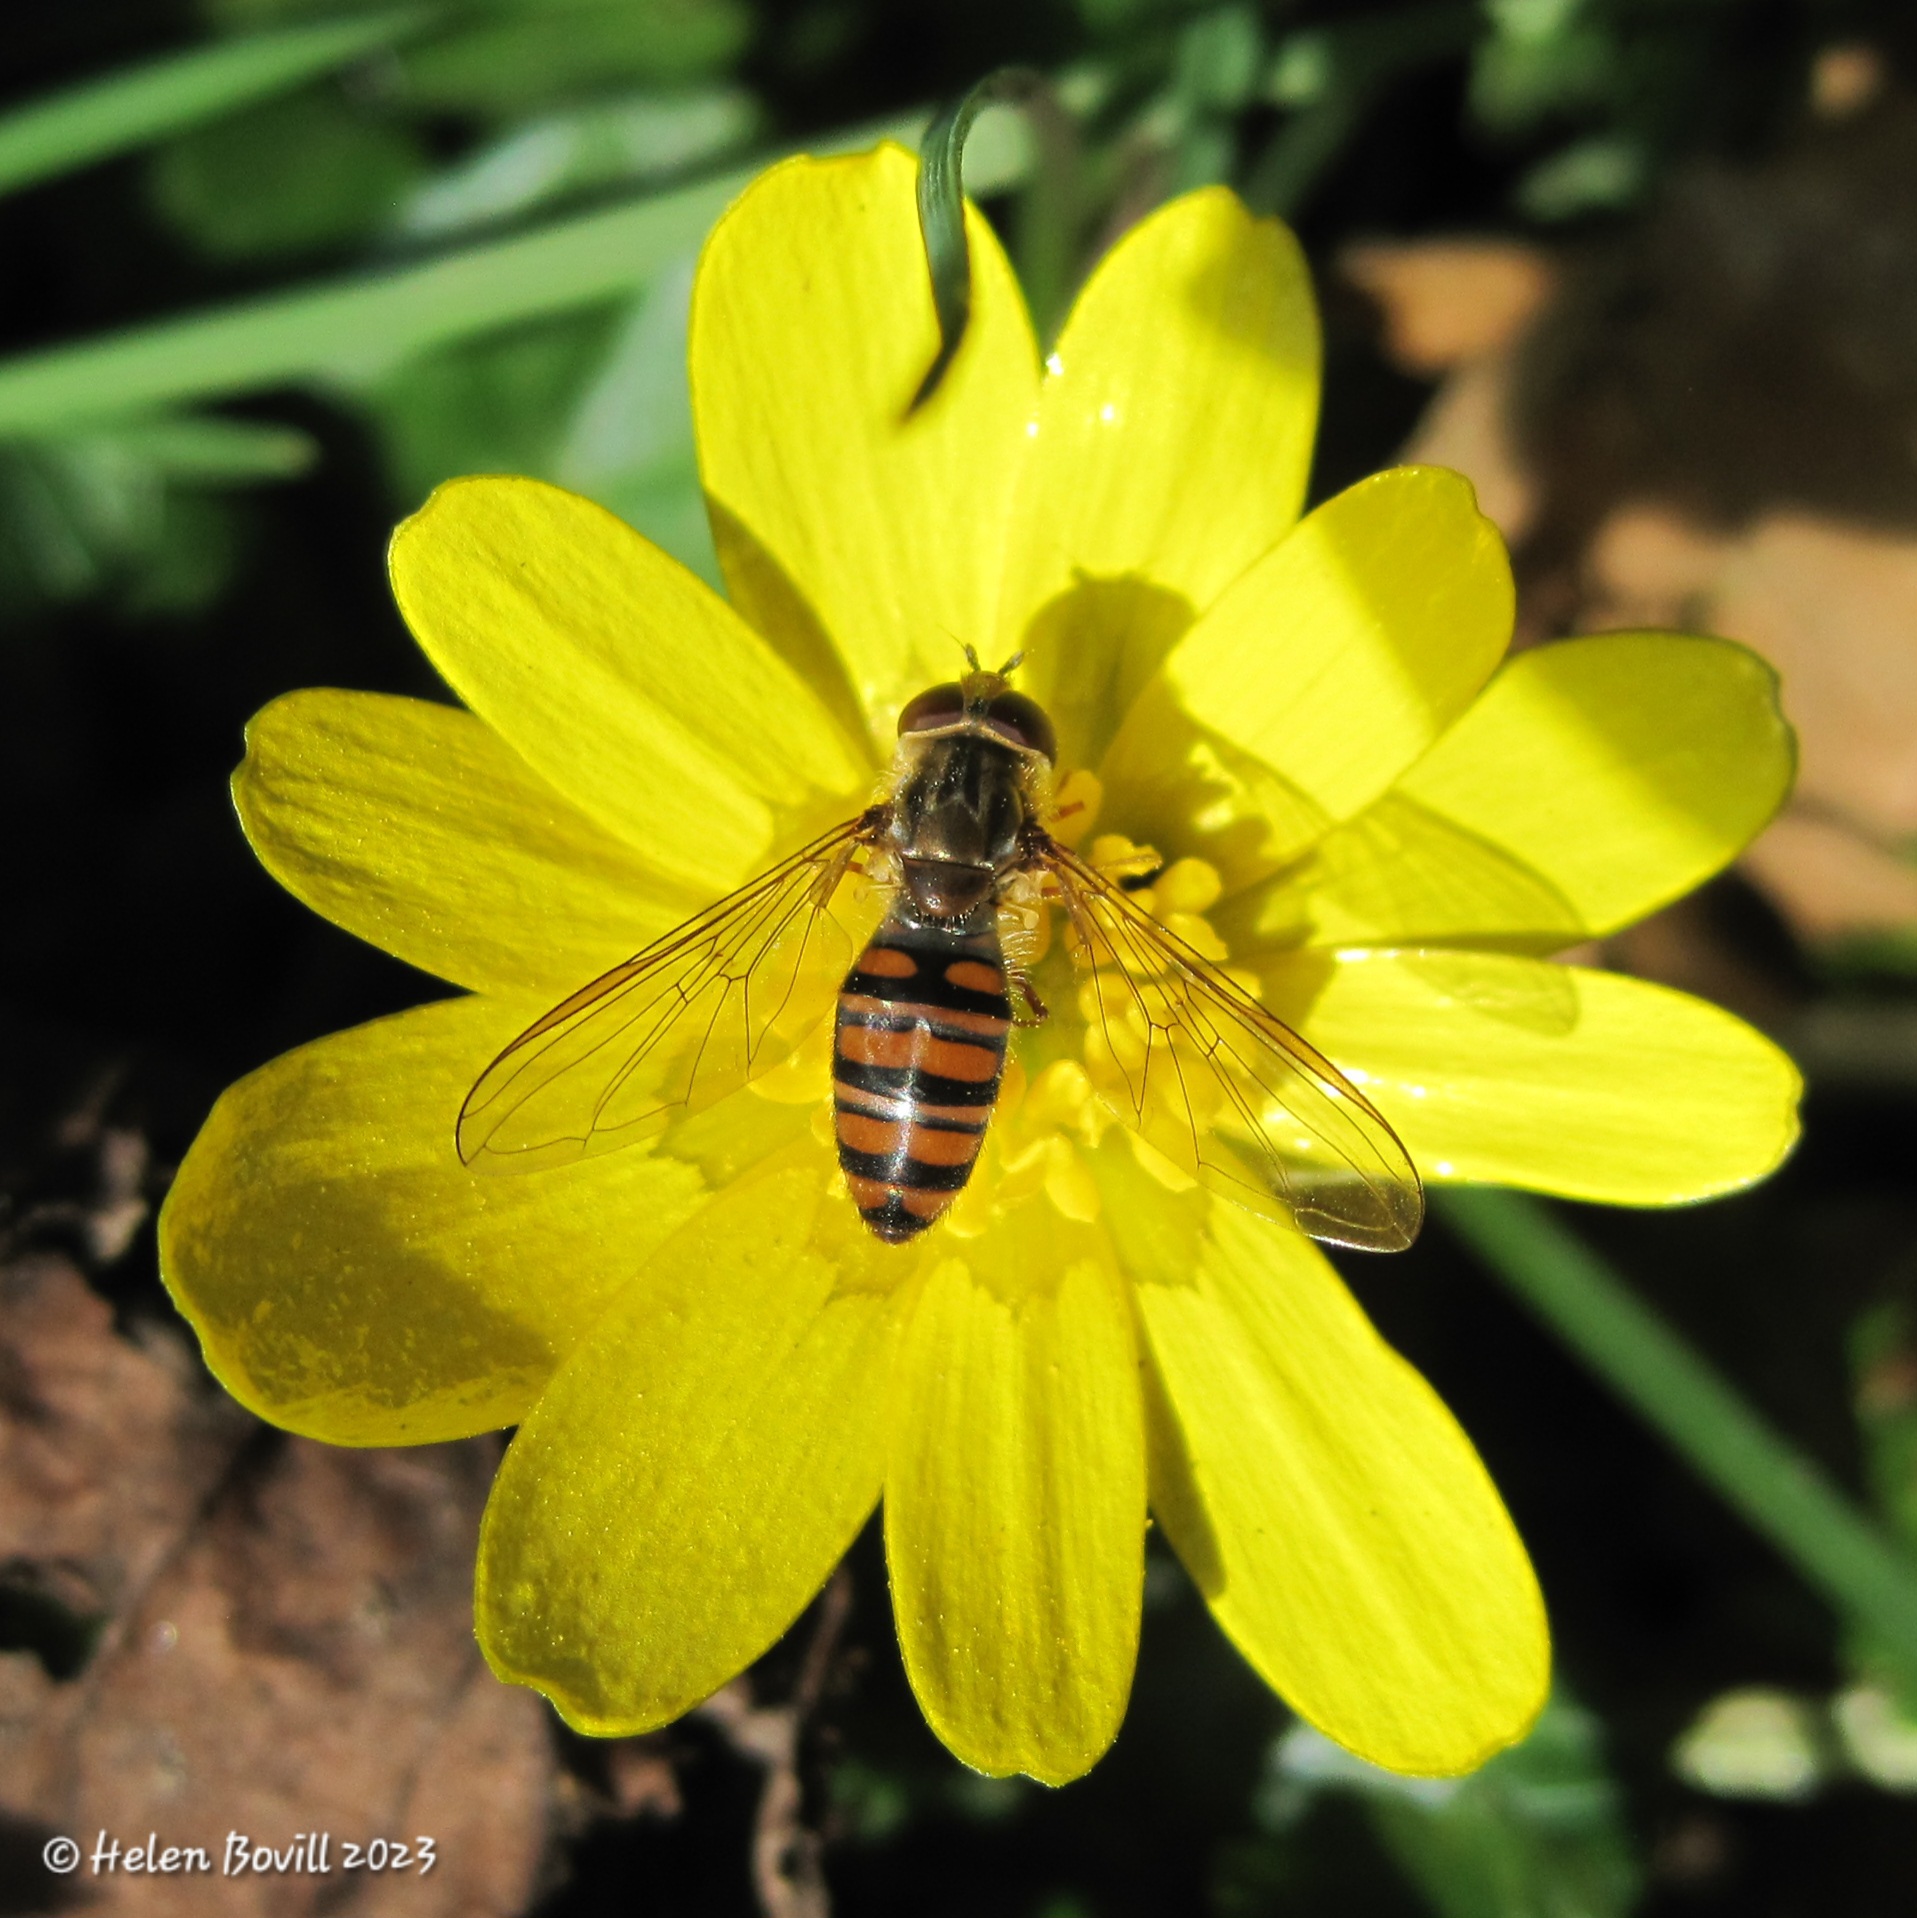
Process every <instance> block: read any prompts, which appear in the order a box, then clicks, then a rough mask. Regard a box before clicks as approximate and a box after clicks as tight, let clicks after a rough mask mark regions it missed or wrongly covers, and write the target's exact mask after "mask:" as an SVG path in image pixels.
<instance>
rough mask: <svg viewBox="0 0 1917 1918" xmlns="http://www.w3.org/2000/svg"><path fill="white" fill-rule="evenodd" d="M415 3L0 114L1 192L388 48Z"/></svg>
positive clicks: (176, 58) (206, 53)
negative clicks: (396, 9) (1, 115)
mask: <svg viewBox="0 0 1917 1918" xmlns="http://www.w3.org/2000/svg"><path fill="white" fill-rule="evenodd" d="M430 18H431V15H430V14H429V13H427V12H424V11H422V10H421V9H419V8H416V7H408V8H403V9H400V10H398V11H383V12H380V13H375V14H372V15H370V16H368V17H366V18H363V19H357V20H332V21H325V22H322V23H319V24H316V25H313V26H304V27H289V28H287V29H285V30H283V31H280V32H277V33H261V34H254V35H250V36H249V37H247V38H246V39H243V40H233V41H227V42H225V43H223V44H216V45H213V46H207V47H196V48H194V49H193V51H191V52H190V53H181V54H175V55H173V56H172V57H171V58H169V59H164V60H155V61H153V62H151V63H150V64H148V65H146V66H140V67H133V68H130V69H129V70H128V71H126V72H124V73H116V74H112V75H109V76H108V77H107V78H106V79H104V80H94V81H90V82H88V83H87V84H85V85H83V86H78V87H74V88H72V89H70V90H69V91H67V92H64V93H58V94H54V95H53V96H52V97H51V98H48V99H45V100H36V101H34V102H33V103H32V104H31V105H28V106H24V107H19V108H16V109H15V110H14V111H13V112H12V113H10V114H8V115H7V116H6V117H5V118H4V119H0V193H6V192H12V191H15V190H17V189H18V188H20V187H23V186H30V185H32V184H33V183H34V182H35V181H37V180H46V179H51V178H52V177H53V176H54V175H56V174H60V173H67V172H70V171H72V169H74V168H75V167H82V166H88V165H91V164H92V163H93V162H94V161H96V160H105V159H108V158H111V157H112V156H113V155H114V154H116V153H128V152H131V151H133V150H134V149H135V148H136V147H141V146H144V145H146V144H147V143H148V142H150V141H153V140H157V139H160V138H162V137H164V136H165V135H167V134H170V133H178V132H181V131H183V130H184V129H185V128H187V127H192V126H197V125H199V124H201V123H202V122H203V121H207V120H211V119H215V118H217V117H218V116H219V115H221V114H224V113H230V112H232V111H233V110H234V109H235V108H236V107H242V106H246V105H249V104H251V103H252V102H254V101H256V100H263V99H266V98H268V97H270V96H271V95H273V94H276V93H283V92H286V91H287V90H289V89H290V88H293V87H296V86H299V85H301V84H302V83H303V82H305V81H307V80H310V79H312V78H313V77H314V76H316V75H318V74H322V73H326V72H329V71H330V70H331V69H332V68H334V67H337V66H340V65H342V64H343V63H344V62H346V61H348V60H355V59H358V58H359V57H360V56H361V55H363V54H367V53H370V52H372V51H373V50H374V49H375V48H377V47H383V46H388V45H391V44H392V43H393V42H395V41H397V40H399V39H401V38H403V37H404V36H405V35H406V34H408V33H411V32H414V31H416V30H417V29H418V28H419V27H420V26H421V25H422V24H423V23H424V22H426V21H427V20H429V19H430Z"/></svg>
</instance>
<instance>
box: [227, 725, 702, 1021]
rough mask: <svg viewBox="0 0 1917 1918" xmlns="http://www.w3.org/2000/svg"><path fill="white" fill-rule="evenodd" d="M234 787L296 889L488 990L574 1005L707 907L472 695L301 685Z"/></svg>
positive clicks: (261, 736) (250, 830)
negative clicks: (428, 696)
mask: <svg viewBox="0 0 1917 1918" xmlns="http://www.w3.org/2000/svg"><path fill="white" fill-rule="evenodd" d="M233 797H234V801H235V803H236V804H237V805H238V807H239V813H240V823H241V825H242V826H244V827H245V829H246V836H247V839H248V840H249V841H250V842H251V844H252V847H253V850H254V851H255V852H256V853H258V854H259V857H260V862H261V863H262V864H263V865H264V866H265V867H266V869H267V871H268V872H270V873H271V874H272V875H273V877H274V878H275V879H277V880H278V881H279V882H280V884H281V885H283V886H284V887H286V889H287V890H288V891H289V892H291V893H292V894H294V896H295V897H297V898H299V899H303V900H304V901H305V902H306V903H307V904H308V905H309V906H311V907H312V908H313V909H314V910H315V911H316V912H322V913H324V914H325V915H326V917H327V918H329V919H331V920H332V921H333V922H334V924H336V925H341V926H344V927H345V928H346V929H347V930H348V931H349V932H355V933H358V934H359V936H360V937H361V938H362V939H368V940H371V941H372V943H373V944H374V945H376V946H380V947H383V948H384V949H385V950H386V951H387V952H390V953H393V954H395V955H396V956H397V957H399V958H401V959H405V960H408V961H410V962H411V963H412V964H413V965H416V966H419V967H422V968H423V969H424V970H425V971H427V972H433V973H437V974H438V975H439V976H440V977H441V978H442V979H450V980H452V981H453V982H454V983H455V984H456V985H462V986H470V987H472V988H474V989H475V990H478V991H491V992H506V993H513V992H532V993H535V994H543V995H544V996H545V997H546V998H547V1000H548V1001H551V1000H553V999H558V998H562V997H564V995H565V994H567V993H569V992H571V991H574V990H575V989H576V988H578V987H579V986H581V985H583V984H584V983H585V982H586V981H587V980H588V979H591V978H594V977H596V976H597V975H598V974H599V973H601V972H603V971H604V970H605V969H606V968H607V967H608V966H611V965H614V964H616V963H617V962H618V961H619V960H621V959H623V958H626V957H628V956H629V955H630V954H632V953H634V952H636V951H637V950H638V949H639V948H640V947H641V946H643V945H645V944H646V943H647V941H648V940H650V939H653V938H655V937H656V936H657V935H658V934H659V933H661V932H663V931H665V930H666V928H667V927H669V926H671V925H674V924H676V923H677V922H678V921H679V920H681V919H683V918H685V917H686V916H687V915H688V914H690V913H691V912H693V911H694V910H695V909H696V908H697V907H698V905H699V904H700V903H702V902H701V901H700V899H699V897H698V895H697V894H696V893H692V892H689V891H687V890H685V889H684V888H682V887H678V886H674V885H671V884H669V883H668V882H666V881H664V880H662V879H661V878H660V877H659V875H658V874H657V873H656V872H655V871H654V870H653V868H652V866H651V864H650V862H649V861H648V860H647V859H646V857H645V855H644V853H643V852H642V851H641V850H640V849H638V848H636V847H634V846H631V845H629V844H627V843H626V842H625V841H624V840H621V839H616V838H614V837H613V835H612V834H611V833H609V832H607V831H606V830H605V828H604V827H602V826H600V825H598V824H596V823H595V822H594V821H593V820H591V819H589V818H588V817H587V816H586V815H585V814H584V813H582V812H581V811H579V809H578V808H577V807H576V806H574V805H573V804H572V803H571V802H570V801H569V800H566V799H564V798H562V797H561V796H560V795H559V793H558V792H557V791H555V790H554V788H553V787H551V786H549V785H548V784H547V783H546V782H545V781H544V780H543V779H541V778H540V777H539V775H538V774H537V773H535V772H534V771H533V770H532V768H531V767H530V766H528V765H527V764H526V762H525V761H524V760H523V759H521V758H520V757H519V756H518V754H516V753H515V752H513V751H512V750H511V749H510V748H509V747H508V746H506V745H505V744H504V743H503V742H502V741H501V740H500V738H499V736H498V735H497V734H496V733H494V732H492V731H491V730H490V729H489V728H488V727H486V726H485V725H484V724H482V723H481V722H480V721H479V720H477V719H475V718H473V716H472V715H471V714H470V713H465V712H461V711H460V709H459V708H458V707H456V706H436V705H432V704H429V703H428V702H427V701H425V700H420V699H390V698H386V697H383V696H382V695H379V694H376V693H346V692H334V691H331V690H328V689H324V688H321V689H317V690H314V691H311V692H299V693H288V694H287V695H286V696H285V697H284V698H283V699H276V700H275V701H274V702H273V704H272V705H270V706H268V707H267V708H266V709H265V711H263V712H261V713H258V714H256V715H255V716H254V718H253V721H252V723H251V724H250V725H249V726H248V727H247V729H246V758H245V760H244V761H243V762H242V764H241V766H240V769H239V771H238V772H237V773H235V774H234V776H233Z"/></svg>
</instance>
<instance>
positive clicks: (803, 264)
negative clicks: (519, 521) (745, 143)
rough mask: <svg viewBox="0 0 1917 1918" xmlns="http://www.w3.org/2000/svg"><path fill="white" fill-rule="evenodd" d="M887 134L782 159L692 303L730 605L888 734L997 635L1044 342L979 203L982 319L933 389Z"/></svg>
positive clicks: (922, 310)
mask: <svg viewBox="0 0 1917 1918" xmlns="http://www.w3.org/2000/svg"><path fill="white" fill-rule="evenodd" d="M916 175H917V162H916V161H915V160H914V159H913V158H912V156H911V155H910V154H908V153H906V152H904V151H903V150H902V149H901V148H899V147H895V146H883V147H880V148H879V149H878V150H877V151H876V152H872V153H863V154H858V155H855V156H853V157H850V158H845V159H833V160H809V159H801V160H790V161H788V162H786V164H785V165H783V166H779V167H775V168H773V169H772V171H771V172H769V173H766V174H763V175H762V176H761V177H760V178H759V179H758V180H757V181H755V182H754V183H753V185H752V186H751V187H750V188H749V189H748V190H747V191H746V192H745V193H744V194H743V195H742V196H741V197H740V199H739V200H738V201H737V202H736V203H735V204H734V206H733V208H732V210H731V211H730V212H729V213H728V214H727V215H726V217H725V218H724V219H723V220H721V221H720V223H719V225H718V226H717V227H716V228H715V229H714V231H713V234H712V237H711V239H710V240H709V241H708V242H707V243H706V250H705V252H704V254H703V255H702V256H701V258H700V262H699V277H698V281H697V284H696V286H695V288H694V291H693V302H692V341H691V366H692V397H693V411H694V415H695V418H696V420H697V423H698V433H699V466H700V472H701V475H702V477H703V478H704V481H705V487H706V493H707V496H708V499H709V500H710V502H711V504H712V509H713V519H714V534H715V537H716V538H717V541H718V546H719V556H720V559H721V560H722V562H723V563H724V566H725V570H726V581H727V585H728V587H729V589H730V591H731V594H732V598H733V602H734V604H735V605H737V606H738V607H739V608H740V609H741V610H742V611H743V612H744V613H745V615H746V617H747V618H748V619H750V620H751V621H752V622H753V624H754V625H756V626H757V627H758V628H759V629H760V631H762V632H764V633H765V634H766V635H767V636H768V637H769V638H771V639H772V640H773V642H774V643H775V644H776V645H778V646H779V647H780V648H781V649H782V650H783V651H784V652H785V654H786V656H787V657H788V658H790V659H793V660H795V661H796V662H798V663H799V664H800V665H801V667H802V668H803V669H804V670H806V671H807V673H808V674H809V675H811V676H815V678H816V679H817V682H818V683H820V684H822V685H824V684H829V683H830V680H829V679H828V678H827V676H826V675H827V673H828V671H829V670H830V669H832V668H833V667H834V661H833V651H834V649H836V655H837V662H838V664H837V668H836V670H831V671H830V678H831V679H836V680H837V681H838V684H839V686H840V688H841V694H842V698H841V701H840V702H839V703H840V704H842V705H843V704H846V703H849V704H850V705H851V706H853V707H855V708H856V709H857V710H858V711H860V712H862V713H863V714H864V715H865V717H866V719H867V720H868V721H869V723H870V724H871V727H872V729H873V737H874V738H875V739H877V740H879V741H880V742H882V743H883V742H889V739H890V734H891V727H892V723H893V721H894V719H895V718H896V717H897V714H898V710H899V708H900V707H901V706H902V705H903V704H904V703H905V701H906V700H907V699H909V698H910V697H911V696H912V695H913V694H914V693H916V692H919V691H921V690H922V689H923V688H924V687H926V686H928V685H931V684H933V683H934V682H936V681H938V680H942V679H951V678H954V677H955V676H956V675H957V673H958V672H959V671H960V670H962V658H961V654H960V650H959V649H960V647H961V646H962V645H966V644H970V645H976V646H978V647H980V648H981V649H984V648H985V647H988V646H989V645H990V644H991V643H992V639H993V636H994V632H995V618H996V613H997V598H998V584H999V571H1000V566H1001V564H1002V553H1003V549H1004V545H1005V541H1006V537H1007V527H1008V521H1009V516H1010V513H1011V505H1012V487H1013V484H1014V482H1015V480H1016V478H1017V474H1018V464H1019V462H1020V460H1021V459H1022V457H1023V455H1024V449H1025V446H1026V431H1025V429H1026V426H1027V425H1028V423H1029V422H1030V420H1031V417H1032V414H1033V411H1034V409H1035V407H1036V405H1037V396H1038V353H1037V349H1036V347H1035V346H1034V344H1033V341H1032V336H1031V327H1030V323H1029V322H1028V321H1027V319H1026V317H1025V305H1024V301H1023V299H1022V297H1021V296H1020V294H1019V291H1018V285H1017V282H1016V281H1015V280H1014V279H1013V277H1012V271H1011V268H1010V267H1009V266H1008V265H1007V264H1006V261H1005V256H1004V254H1003V252H1002V251H1001V249H1000V247H999V245H998V242H997V240H996V239H995V238H994V237H993V235H992V231H991V229H990V228H989V227H988V226H987V225H986V224H985V222H984V220H982V219H981V218H979V216H978V215H977V214H976V213H973V214H972V215H971V216H970V218H969V221H968V226H967V233H968V235H969V238H970V244H971V254H972V318H971V324H970V326H969V327H968V328H967V331H966V337H965V343H964V345H963V347H962V348H961V349H960V351H959V354H958V357H957V359H956V360H955V361H954V362H953V364H952V365H951V367H950V368H949V369H948V370H947V372H946V374H945V377H944V379H943V381H942V383H941V384H940V386H939V389H938V391H937V392H936V393H935V394H934V395H933V396H932V398H931V399H930V400H929V401H928V402H927V404H925V405H924V406H923V407H921V408H920V409H918V410H917V411H916V412H914V411H912V410H911V406H912V400H913V396H914V395H915V393H916V392H917V391H918V388H919V385H920V382H921V381H922V380H923V379H924V377H925V374H926V371H927V369H928V368H929V367H930V366H931V364H932V359H933V356H934V355H935V353H936V352H937V350H938V326H937V322H936V320H935V318H934V315H933V309H932V294H931V286H930V283H929V281H928V279H927V276H926V270H925V251H924V246H923V243H922V241H921V240H920V237H919V226H918V214H917V209H916V202H915V200H914V182H915V179H916Z"/></svg>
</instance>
